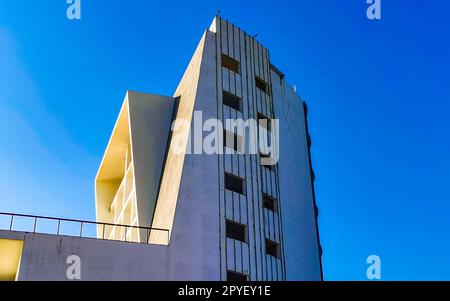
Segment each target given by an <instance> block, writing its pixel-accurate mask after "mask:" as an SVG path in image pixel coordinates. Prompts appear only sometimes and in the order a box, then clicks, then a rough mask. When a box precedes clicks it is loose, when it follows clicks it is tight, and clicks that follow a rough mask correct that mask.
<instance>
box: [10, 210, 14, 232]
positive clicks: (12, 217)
mask: <svg viewBox="0 0 450 301" xmlns="http://www.w3.org/2000/svg"><path fill="white" fill-rule="evenodd" d="M13 221H14V214H13V215H11V223H10V224H9V231H11V230H12V226H13Z"/></svg>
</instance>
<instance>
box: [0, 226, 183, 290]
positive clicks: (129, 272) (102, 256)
mask: <svg viewBox="0 0 450 301" xmlns="http://www.w3.org/2000/svg"><path fill="white" fill-rule="evenodd" d="M0 238H10V239H20V240H23V241H24V246H23V252H22V258H21V262H20V270H19V277H18V280H19V281H27V280H33V281H39V280H50V281H66V280H68V279H67V277H66V272H67V268H68V267H69V266H70V264H67V263H66V260H67V257H68V256H71V255H77V256H79V257H80V259H81V280H85V281H91V280H92V281H97V280H114V281H115V280H169V279H170V278H169V274H171V273H173V271H172V270H173V269H174V268H175V267H174V266H171V265H170V262H171V260H170V254H169V253H168V252H167V247H165V246H159V245H146V244H136V243H124V242H115V241H107V240H97V239H90V238H79V237H69V236H56V235H46V234H27V233H23V232H11V231H0Z"/></svg>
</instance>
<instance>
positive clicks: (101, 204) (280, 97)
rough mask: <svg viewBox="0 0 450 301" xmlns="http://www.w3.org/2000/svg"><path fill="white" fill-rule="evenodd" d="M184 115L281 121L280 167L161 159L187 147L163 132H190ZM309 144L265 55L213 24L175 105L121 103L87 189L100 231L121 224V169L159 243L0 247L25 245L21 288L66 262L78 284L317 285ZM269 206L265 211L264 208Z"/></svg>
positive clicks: (239, 159)
mask: <svg viewBox="0 0 450 301" xmlns="http://www.w3.org/2000/svg"><path fill="white" fill-rule="evenodd" d="M223 55H225V56H223ZM222 58H224V59H228V58H231V59H232V60H234V61H235V62H238V65H239V68H238V69H237V70H234V71H233V70H231V69H230V68H229V67H227V66H224V62H222ZM257 81H259V82H260V83H259V84H261V82H262V83H263V84H264V85H266V88H267V90H266V91H265V92H264V91H263V90H261V86H259V87H258V83H257ZM223 91H225V92H226V93H228V94H231V95H234V96H237V97H238V98H239V99H240V100H241V106H240V108H239V109H236V108H232V107H230V106H227V105H226V104H224V100H223V93H224V92H223ZM194 111H200V112H202V115H203V119H209V118H216V119H218V120H222V121H224V120H225V119H238V118H242V119H244V120H246V119H250V118H253V119H257V118H259V117H260V116H264V117H266V118H268V119H279V121H280V132H279V134H280V135H279V145H280V151H279V162H278V164H276V165H275V166H273V167H272V168H268V167H264V166H262V165H261V158H260V156H259V154H246V153H244V154H227V155H220V154H214V155H208V154H187V153H181V154H174V153H171V152H170V151H169V148H170V146H171V144H172V143H180V141H182V142H181V143H187V138H188V136H189V134H190V132H189V130H187V131H179V132H173V133H171V132H170V123H171V121H172V120H173V119H175V118H176V119H179V118H183V119H187V120H190V121H191V122H192V117H193V112H194ZM206 135H207V134H206V133H204V136H206ZM203 138H204V137H203ZM246 139H248V137H246ZM309 141H310V139H309V134H308V132H307V120H306V111H305V105H304V103H303V101H302V100H301V99H300V97H299V96H298V95H297V94H296V93H295V91H294V90H293V89H292V87H290V86H289V85H288V84H287V83H286V81H285V80H284V76H283V75H282V74H281V72H280V71H278V70H277V69H276V68H275V67H274V66H273V65H272V63H271V61H270V56H269V51H268V49H266V48H264V47H263V46H262V45H261V44H260V43H258V42H257V41H256V40H255V39H254V38H252V37H251V36H249V35H248V34H246V33H245V32H244V31H242V30H241V29H240V28H238V27H236V26H234V25H232V24H231V23H229V22H227V21H226V20H223V19H221V18H219V17H216V18H215V19H214V21H213V23H212V25H211V27H210V29H209V30H206V31H205V32H204V34H203V37H202V39H201V41H200V43H199V46H198V48H197V50H196V52H195V54H194V56H193V58H192V60H191V62H190V64H189V66H188V68H187V70H186V73H185V75H184V76H183V79H182V80H181V82H180V84H179V86H178V88H177V90H176V92H175V94H174V95H173V97H164V96H155V95H148V94H142V93H136V92H129V93H128V94H127V97H126V100H125V102H124V108H123V109H122V111H121V115H120V116H119V119H118V122H117V124H116V127H115V130H114V132H113V135H112V138H111V141H110V144H109V145H108V148H107V151H106V152H105V157H104V159H103V161H102V165H101V167H100V169H99V173H98V175H97V179H96V208H97V221H98V222H106V223H121V222H122V221H123V220H120V219H118V218H117V217H118V216H119V217H120V216H124V215H125V213H124V214H122V215H121V214H115V215H114V214H113V213H111V210H112V209H111V208H113V209H114V208H117V207H112V206H113V205H114V204H113V202H114V199H115V198H117V192H118V191H119V189H120V187H121V185H123V184H121V181H123V180H122V179H123V178H126V175H127V170H128V169H130V170H132V172H133V176H132V177H130V178H129V179H130V182H129V183H132V184H131V186H130V187H131V188H130V190H129V193H130V194H131V196H130V199H131V200H134V204H135V205H134V207H133V206H131V208H136V215H137V216H136V218H135V219H133V218H131V219H130V220H131V221H136V222H135V225H136V226H142V227H150V226H151V227H153V228H162V229H167V230H168V231H169V232H168V238H166V236H162V234H161V233H159V232H157V231H156V232H155V231H152V232H151V233H150V236H149V237H148V236H147V237H146V235H145V234H143V232H142V231H141V234H139V236H136V237H137V238H136V239H129V241H132V242H118V241H108V240H102V238H106V239H107V238H111V235H107V237H104V233H103V229H102V228H101V226H98V228H97V230H98V231H97V237H98V238H99V239H98V240H97V239H88V238H77V237H66V236H56V235H43V234H27V233H22V232H11V231H0V240H1V239H17V240H23V241H24V244H23V250H22V257H21V262H20V265H19V271H18V279H19V280H66V272H65V271H66V268H67V264H66V262H65V260H66V258H67V256H69V255H77V256H79V257H80V258H81V260H82V272H81V273H82V280H227V278H228V277H229V273H230V272H235V273H237V274H238V275H241V276H243V277H245V278H246V279H247V280H254V281H271V280H273V281H283V280H322V267H321V248H320V243H319V237H318V230H317V228H318V227H317V209H316V205H315V198H314V183H313V181H314V176H313V172H312V167H311V162H310V154H309V144H310V143H309ZM127 143H128V144H127ZM121 145H126V147H122V146H121ZM127 154H131V157H128V155H127ZM116 162H117V166H122V167H123V168H122V167H120V168H119V169H118V168H117V167H116ZM129 166H131V167H129ZM112 174H113V176H111V175H112ZM226 174H227V175H232V176H235V177H237V178H239V179H241V180H242V183H244V189H243V191H242V193H238V192H235V191H231V190H229V189H226V188H225V175H226ZM102 185H103V186H102ZM267 198H269V199H271V200H273V201H274V203H275V204H276V206H275V209H273V208H272V209H268V208H267V206H265V201H264V200H266V199H267ZM116 202H117V201H116ZM126 204H127V203H126V199H125V197H123V205H124V206H125V207H126ZM116 206H117V205H116ZM227 221H228V222H234V223H237V224H238V225H241V226H243V227H245V239H244V240H237V239H232V238H230V237H227ZM124 224H126V222H124ZM108 234H110V233H108ZM121 235H123V233H122V234H120V236H121ZM124 235H127V233H125V234H124ZM164 235H165V234H164ZM113 236H114V235H113ZM131 237H133V236H132V235H131V234H130V238H131ZM143 237H145V239H144V238H143ZM112 238H114V237H112ZM116 239H117V237H116ZM133 242H134V243H133ZM137 242H139V243H137ZM268 242H269V243H270V244H271V245H272V246H276V250H277V251H276V255H273V254H271V253H270V252H268V250H267V248H266V247H267V245H268Z"/></svg>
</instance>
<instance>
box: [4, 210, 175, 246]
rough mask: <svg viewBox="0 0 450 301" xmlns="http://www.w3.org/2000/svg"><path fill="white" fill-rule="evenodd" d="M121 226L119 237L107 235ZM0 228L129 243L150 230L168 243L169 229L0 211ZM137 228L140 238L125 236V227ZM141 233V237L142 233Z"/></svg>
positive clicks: (147, 238) (145, 239)
mask: <svg viewBox="0 0 450 301" xmlns="http://www.w3.org/2000/svg"><path fill="white" fill-rule="evenodd" d="M117 228H121V229H122V230H124V231H121V232H123V237H120V238H114V239H111V238H109V237H108V229H109V231H111V230H112V229H117ZM0 230H9V231H21V232H27V233H40V234H52V235H61V236H73V237H83V238H95V239H100V240H114V241H123V242H129V243H142V244H149V243H151V241H150V236H151V234H159V235H158V236H159V237H160V236H161V235H162V234H164V236H167V242H166V243H165V245H168V244H169V230H168V229H160V228H149V227H139V226H131V225H119V224H111V223H101V222H92V221H85V220H77V219H68V218H56V217H48V216H38V215H27V214H16V213H7V212H0ZM132 230H134V231H138V232H139V233H140V239H134V240H133V239H129V238H128V236H129V235H127V234H128V233H129V231H132ZM143 236H144V237H143Z"/></svg>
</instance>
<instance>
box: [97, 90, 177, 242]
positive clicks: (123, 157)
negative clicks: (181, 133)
mask: <svg viewBox="0 0 450 301" xmlns="http://www.w3.org/2000/svg"><path fill="white" fill-rule="evenodd" d="M173 108H174V98H172V97H167V96H160V95H153V94H145V93H138V92H131V91H129V92H127V95H126V97H125V100H124V103H123V105H122V109H121V111H120V114H119V117H118V119H117V122H116V125H115V127H114V130H113V133H112V135H111V138H110V141H109V144H108V147H107V148H106V151H105V154H104V157H103V160H102V163H101V165H100V168H99V170H98V173H97V177H96V180H95V188H96V211H97V221H99V222H105V223H113V224H123V225H135V226H140V227H150V226H151V223H152V218H153V212H154V208H155V204H156V197H157V194H158V189H159V183H160V181H161V179H160V178H161V173H162V166H163V163H164V158H165V155H166V149H167V144H168V137H169V133H170V125H171V120H172V115H173ZM115 230H118V232H117V233H116V234H115V235H116V236H117V235H124V237H125V235H126V234H127V233H122V232H121V231H122V229H110V228H107V229H106V231H105V232H106V233H105V232H104V229H103V228H102V227H101V226H99V227H98V228H97V234H98V236H99V237H105V238H109V237H111V238H116V239H117V237H115V235H114V234H112V233H111V232H114V231H115ZM144 239H146V237H145V235H144V233H140V238H138V240H140V241H142V240H144Z"/></svg>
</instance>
